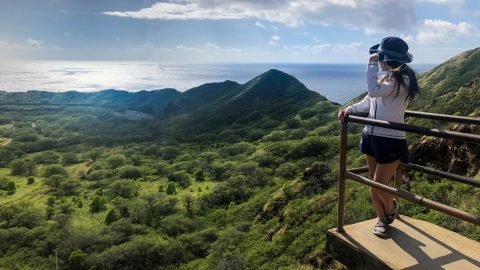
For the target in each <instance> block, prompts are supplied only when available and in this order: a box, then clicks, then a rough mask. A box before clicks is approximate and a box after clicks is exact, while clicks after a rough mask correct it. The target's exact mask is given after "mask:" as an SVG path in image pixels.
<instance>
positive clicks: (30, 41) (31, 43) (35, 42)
mask: <svg viewBox="0 0 480 270" xmlns="http://www.w3.org/2000/svg"><path fill="white" fill-rule="evenodd" d="M40 43H41V41H38V40H35V39H31V38H28V39H26V40H25V44H27V45H28V46H30V47H35V48H38V47H40Z"/></svg>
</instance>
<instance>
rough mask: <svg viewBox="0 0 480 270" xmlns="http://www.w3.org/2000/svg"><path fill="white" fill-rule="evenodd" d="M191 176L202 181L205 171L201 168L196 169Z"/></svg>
mask: <svg viewBox="0 0 480 270" xmlns="http://www.w3.org/2000/svg"><path fill="white" fill-rule="evenodd" d="M193 177H195V180H196V181H199V182H201V181H204V180H205V173H204V172H203V170H196V171H195V172H194V173H193Z"/></svg>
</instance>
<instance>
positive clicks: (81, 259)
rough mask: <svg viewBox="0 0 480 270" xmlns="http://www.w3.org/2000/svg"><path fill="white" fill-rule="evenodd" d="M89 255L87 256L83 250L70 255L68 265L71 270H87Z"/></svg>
mask: <svg viewBox="0 0 480 270" xmlns="http://www.w3.org/2000/svg"><path fill="white" fill-rule="evenodd" d="M86 261H87V254H85V253H84V252H83V251H81V250H78V249H77V250H74V251H73V252H72V253H70V257H68V264H69V265H70V268H71V269H73V270H85V269H87V262H86Z"/></svg>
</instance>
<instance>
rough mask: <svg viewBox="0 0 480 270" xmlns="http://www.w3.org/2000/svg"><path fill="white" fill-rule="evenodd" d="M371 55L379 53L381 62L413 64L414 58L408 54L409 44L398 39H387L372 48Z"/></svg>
mask: <svg viewBox="0 0 480 270" xmlns="http://www.w3.org/2000/svg"><path fill="white" fill-rule="evenodd" d="M369 52H370V54H372V53H378V54H379V56H380V58H379V60H380V61H397V62H402V63H410V62H412V59H413V56H412V54H411V53H409V52H408V45H407V43H406V42H405V41H404V40H403V39H401V38H398V37H386V38H384V39H382V42H381V43H379V44H376V45H374V46H372V47H371V48H370V50H369Z"/></svg>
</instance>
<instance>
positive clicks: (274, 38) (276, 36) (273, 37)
mask: <svg viewBox="0 0 480 270" xmlns="http://www.w3.org/2000/svg"><path fill="white" fill-rule="evenodd" d="M272 39H273V40H275V41H279V40H280V36H279V35H273V36H272Z"/></svg>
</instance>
